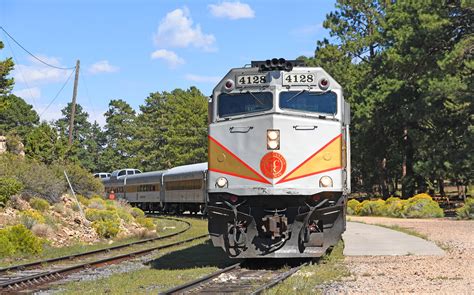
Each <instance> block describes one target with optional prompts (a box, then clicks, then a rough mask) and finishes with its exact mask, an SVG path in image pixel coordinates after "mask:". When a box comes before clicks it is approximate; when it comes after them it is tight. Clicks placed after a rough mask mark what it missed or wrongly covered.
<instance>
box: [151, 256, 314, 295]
mask: <svg viewBox="0 0 474 295" xmlns="http://www.w3.org/2000/svg"><path fill="white" fill-rule="evenodd" d="M308 264H309V262H304V263H299V264H297V265H296V266H293V267H291V268H290V269H288V268H285V267H281V266H280V267H278V268H275V267H270V268H268V267H264V268H262V267H255V266H252V267H247V266H246V265H245V263H236V264H233V265H231V266H229V267H227V268H224V269H222V270H219V271H216V272H214V273H212V274H210V275H207V276H205V277H202V278H199V279H197V280H194V281H192V282H188V283H186V284H183V285H180V286H177V287H175V288H172V289H169V290H167V291H165V292H162V293H160V294H166V295H168V294H223V293H238V294H261V293H262V292H263V291H265V290H267V289H269V288H271V287H273V286H275V285H277V284H279V283H281V282H282V281H284V280H285V279H287V278H289V277H290V276H291V275H293V274H294V273H296V272H297V271H298V270H300V269H301V268H302V267H304V266H306V265H308Z"/></svg>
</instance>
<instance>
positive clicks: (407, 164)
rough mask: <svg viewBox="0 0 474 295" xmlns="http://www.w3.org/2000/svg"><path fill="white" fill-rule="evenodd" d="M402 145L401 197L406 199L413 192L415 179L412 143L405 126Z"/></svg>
mask: <svg viewBox="0 0 474 295" xmlns="http://www.w3.org/2000/svg"><path fill="white" fill-rule="evenodd" d="M403 145H404V147H403V152H404V155H403V164H402V197H403V198H405V199H407V198H409V197H411V196H413V194H414V192H415V179H414V177H413V176H414V175H413V154H414V151H413V142H412V141H411V138H410V136H409V134H408V128H407V127H406V126H405V127H404V129H403Z"/></svg>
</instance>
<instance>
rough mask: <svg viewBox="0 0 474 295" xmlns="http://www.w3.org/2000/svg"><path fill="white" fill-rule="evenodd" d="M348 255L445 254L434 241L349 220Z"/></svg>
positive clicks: (346, 241) (345, 248)
mask: <svg viewBox="0 0 474 295" xmlns="http://www.w3.org/2000/svg"><path fill="white" fill-rule="evenodd" d="M342 237H343V239H344V255H346V256H384V255H444V254H445V253H444V251H443V250H442V249H441V248H439V247H438V246H436V244H434V243H433V242H430V241H427V240H424V239H421V238H418V237H415V236H412V235H408V234H405V233H402V232H399V231H395V230H392V229H388V228H385V227H380V226H376V225H370V224H364V223H358V222H347V229H346V232H345V233H344V234H343V235H342Z"/></svg>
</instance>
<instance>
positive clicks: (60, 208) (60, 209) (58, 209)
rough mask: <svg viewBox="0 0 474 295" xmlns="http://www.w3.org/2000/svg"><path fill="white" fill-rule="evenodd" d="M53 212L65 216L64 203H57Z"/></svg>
mask: <svg viewBox="0 0 474 295" xmlns="http://www.w3.org/2000/svg"><path fill="white" fill-rule="evenodd" d="M53 210H54V212H57V213H59V214H61V215H63V214H64V213H65V211H66V208H64V205H63V203H56V204H54V206H53Z"/></svg>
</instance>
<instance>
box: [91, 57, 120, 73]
mask: <svg viewBox="0 0 474 295" xmlns="http://www.w3.org/2000/svg"><path fill="white" fill-rule="evenodd" d="M119 70H120V68H119V67H116V66H113V65H111V64H110V63H109V61H108V60H101V61H98V62H96V63H95V64H93V65H91V66H90V67H89V72H90V73H92V74H98V73H114V72H118V71H119Z"/></svg>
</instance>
